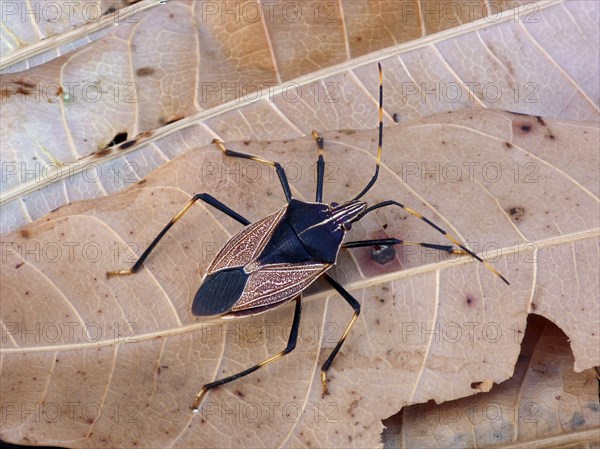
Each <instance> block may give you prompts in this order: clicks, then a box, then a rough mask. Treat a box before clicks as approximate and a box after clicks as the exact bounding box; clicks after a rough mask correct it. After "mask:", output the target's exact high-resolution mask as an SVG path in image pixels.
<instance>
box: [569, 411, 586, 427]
mask: <svg viewBox="0 0 600 449" xmlns="http://www.w3.org/2000/svg"><path fill="white" fill-rule="evenodd" d="M571 424H572V425H573V427H581V426H583V425H584V424H585V418H584V417H583V415H582V414H581V412H575V413H573V417H572V418H571Z"/></svg>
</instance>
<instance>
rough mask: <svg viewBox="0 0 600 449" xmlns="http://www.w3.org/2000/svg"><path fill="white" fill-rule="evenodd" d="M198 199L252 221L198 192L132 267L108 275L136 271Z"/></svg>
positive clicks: (224, 211)
mask: <svg viewBox="0 0 600 449" xmlns="http://www.w3.org/2000/svg"><path fill="white" fill-rule="evenodd" d="M198 200H200V201H204V202H205V203H207V204H210V205H211V206H213V207H214V208H216V209H218V210H220V211H221V212H223V213H224V214H227V215H229V216H230V217H231V218H233V219H234V220H237V221H239V222H240V223H241V224H243V225H249V224H250V221H248V220H246V219H245V218H244V217H242V216H241V215H240V214H238V213H237V212H235V211H234V210H232V209H230V208H229V207H227V206H225V205H224V204H223V203H221V202H220V201H219V200H217V199H216V198H214V197H213V196H211V195H209V194H208V193H198V194H196V195H194V196H193V197H192V198H191V199H190V200H189V201H188V203H187V204H186V205H185V207H184V208H183V209H181V211H180V212H179V213H178V214H177V215H175V216H174V217H173V218H172V219H171V221H170V222H169V223H168V224H167V225H166V226H165V227H164V228H163V230H162V231H160V233H159V234H158V235H157V236H156V237H155V238H154V240H153V241H152V243H150V246H148V248H146V250H145V251H144V252H143V253H142V255H141V256H140V258H139V259H138V260H137V261H136V262H135V263H134V264H133V266H132V267H131V268H129V269H127V270H117V271H108V272H107V273H106V276H107V277H111V276H119V275H127V274H133V273H135V272H136V271H137V270H138V269H139V268H140V267H141V266H142V264H143V263H144V260H146V258H147V257H148V255H149V254H150V253H151V252H152V250H153V249H154V247H155V246H156V244H157V243H158V242H159V241H160V239H162V238H163V237H164V235H165V234H166V233H167V232H168V231H169V229H171V226H173V225H174V224H175V223H176V222H177V221H178V220H179V219H180V218H181V217H182V216H183V215H184V214H185V213H186V212H187V211H188V210H189V209H190V208H191V207H192V206H193V205H194V203H195V202H196V201H198Z"/></svg>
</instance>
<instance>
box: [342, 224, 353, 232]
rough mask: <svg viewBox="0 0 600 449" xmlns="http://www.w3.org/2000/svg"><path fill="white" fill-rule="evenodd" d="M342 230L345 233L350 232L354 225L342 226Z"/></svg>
mask: <svg viewBox="0 0 600 449" xmlns="http://www.w3.org/2000/svg"><path fill="white" fill-rule="evenodd" d="M342 229H343V230H344V231H349V230H350V229H352V223H344V224H343V225H342Z"/></svg>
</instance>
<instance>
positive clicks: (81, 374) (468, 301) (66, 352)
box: [0, 111, 600, 447]
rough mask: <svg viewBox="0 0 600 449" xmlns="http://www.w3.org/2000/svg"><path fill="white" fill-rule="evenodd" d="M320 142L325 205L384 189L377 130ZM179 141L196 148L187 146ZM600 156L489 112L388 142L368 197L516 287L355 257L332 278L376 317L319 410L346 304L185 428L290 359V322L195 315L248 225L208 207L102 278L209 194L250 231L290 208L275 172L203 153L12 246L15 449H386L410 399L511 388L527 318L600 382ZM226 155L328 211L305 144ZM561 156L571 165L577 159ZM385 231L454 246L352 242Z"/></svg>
mask: <svg viewBox="0 0 600 449" xmlns="http://www.w3.org/2000/svg"><path fill="white" fill-rule="evenodd" d="M324 136H325V138H326V142H327V145H326V155H327V161H328V162H329V166H328V170H327V173H328V174H327V182H326V183H325V200H326V201H335V200H337V201H339V200H343V199H346V198H349V197H350V196H351V195H352V194H355V193H356V192H358V191H359V189H360V188H362V187H363V185H364V183H365V182H366V181H367V179H368V178H369V177H370V175H371V174H372V170H373V167H374V155H375V152H376V146H375V145H376V144H375V140H376V139H375V133H374V132H373V131H359V132H355V131H346V132H330V133H325V134H324ZM176 138H177V139H180V140H181V142H182V145H184V146H186V145H189V146H193V145H194V142H195V140H194V135H193V133H181V134H180V135H178V136H176ZM188 139H189V140H188ZM165 140H168V139H165ZM186 142H190V143H186ZM598 143H599V132H598V127H597V125H592V124H582V123H579V124H578V123H566V122H560V121H555V120H547V119H542V118H536V117H531V116H523V115H516V114H511V113H505V112H495V111H479V112H478V113H476V114H475V113H473V112H470V111H465V112H460V113H447V114H441V115H438V116H435V117H432V118H429V119H424V120H420V121H417V122H414V123H410V124H407V125H403V124H400V125H391V126H387V127H386V129H385V141H384V146H385V152H384V157H383V160H384V164H383V166H382V172H381V175H380V179H379V181H378V183H377V184H376V185H375V187H374V189H373V190H372V191H371V192H369V194H368V198H367V199H368V201H369V202H370V203H374V202H376V201H379V200H383V199H389V198H394V199H397V200H401V201H402V202H404V203H406V204H408V205H410V206H412V207H413V208H415V209H417V210H420V211H422V212H423V213H424V214H425V215H427V216H429V217H430V218H432V219H433V220H434V221H436V222H438V223H439V224H440V225H442V226H444V227H446V228H448V230H450V231H452V232H454V233H455V234H458V235H459V236H460V237H461V238H468V241H469V244H470V245H471V246H472V247H473V248H474V249H476V250H478V251H481V250H489V251H488V255H489V256H490V257H491V258H492V260H493V264H494V266H495V267H496V268H498V269H499V270H500V271H502V272H503V273H504V274H505V275H506V276H507V277H508V278H509V280H510V281H511V283H512V285H511V286H506V285H504V284H503V283H502V282H500V281H499V280H498V279H497V278H496V277H495V276H493V275H492V274H491V273H490V272H488V271H487V270H486V269H485V268H484V267H482V266H481V265H480V264H475V263H470V261H469V260H465V259H460V260H447V258H445V257H441V256H440V255H439V254H437V255H436V254H431V253H428V252H426V253H425V252H414V251H410V248H398V249H397V253H396V257H395V258H394V259H393V260H391V261H390V262H388V263H386V264H384V265H380V264H378V263H377V262H375V261H374V259H373V257H372V254H371V252H370V250H369V249H362V250H355V251H354V252H352V253H350V252H348V251H344V252H343V253H342V254H341V257H340V261H339V265H338V267H337V269H336V270H335V272H334V273H333V274H334V276H335V277H336V278H337V279H338V280H339V281H340V282H341V283H342V284H343V285H345V286H346V287H347V288H348V289H349V290H350V291H351V292H352V293H353V294H354V295H355V296H356V297H357V298H358V299H359V301H360V302H361V303H362V305H363V313H362V314H361V317H360V319H359V321H358V322H357V324H356V326H355V328H354V329H353V332H352V333H351V334H350V336H349V338H348V340H347V343H346V345H345V346H344V348H343V349H342V351H341V353H340V356H339V358H338V359H336V361H335V363H334V366H333V368H332V369H331V371H330V373H331V375H330V393H331V394H330V395H329V396H327V397H325V398H324V399H322V398H321V395H320V383H319V376H318V375H319V373H318V367H319V364H320V363H322V362H323V360H324V358H325V357H326V356H327V354H328V353H329V351H331V349H332V347H333V345H334V344H335V341H336V338H339V336H340V335H341V331H342V329H343V327H344V326H345V324H346V323H347V321H348V320H349V318H350V316H351V313H350V310H349V308H348V306H347V305H346V304H345V303H344V301H343V300H342V299H341V298H339V296H338V295H335V294H332V293H331V292H330V291H325V292H315V291H314V290H313V292H312V294H311V295H310V297H309V298H308V299H309V300H308V301H306V303H305V308H304V311H303V317H302V324H301V335H300V338H299V342H298V348H297V349H296V351H294V352H293V353H292V354H290V355H289V356H287V357H286V358H284V359H283V360H281V361H279V362H277V363H275V364H273V365H270V366H268V367H266V368H264V369H262V370H261V371H259V372H257V373H255V374H253V375H251V376H248V377H246V378H244V379H241V380H238V381H236V382H235V383H234V384H231V385H229V386H227V387H224V388H221V389H218V390H215V391H214V392H211V393H209V395H208V396H207V397H206V400H205V402H204V404H203V408H202V413H201V414H200V415H199V416H198V415H196V416H194V415H192V413H191V411H190V409H189V406H190V401H191V399H192V397H193V396H194V395H195V394H196V392H197V391H198V389H199V387H200V386H201V385H202V384H203V383H205V382H208V381H212V380H213V379H215V378H218V377H222V376H223V375H226V374H229V373H233V372H236V371H239V370H241V369H243V368H245V367H248V366H251V365H252V364H253V363H255V362H257V361H258V360H261V359H264V358H266V357H268V356H270V355H272V354H274V353H276V352H277V351H279V350H280V349H281V348H283V347H284V346H285V342H286V340H287V334H286V331H288V329H289V324H290V323H291V314H292V308H291V307H290V305H286V306H282V307H280V308H278V309H277V310H275V311H273V312H271V313H269V314H263V315H259V316H257V317H253V318H247V319H244V320H239V321H235V322H230V323H225V324H223V323H207V324H201V323H198V322H197V321H196V320H195V319H194V317H193V316H192V315H191V313H190V304H191V298H192V297H193V295H194V293H195V291H196V289H197V287H198V283H199V281H200V278H201V276H202V273H203V272H204V270H205V269H206V268H207V265H208V263H209V262H210V260H211V257H212V256H213V255H214V253H215V251H216V249H217V248H218V247H219V245H222V244H223V243H224V242H225V241H226V240H227V239H228V238H229V237H230V236H231V235H232V234H233V233H235V232H236V231H237V230H239V229H240V226H239V224H236V223H235V222H233V221H232V220H231V219H229V218H224V217H223V216H222V215H221V214H220V213H218V212H215V211H214V210H212V209H211V208H209V207H203V206H197V207H194V208H193V209H192V210H191V211H190V212H189V213H188V214H187V215H186V216H185V218H184V219H182V220H181V221H180V222H178V223H177V225H176V227H174V228H173V230H172V231H171V232H170V233H169V234H168V236H167V237H165V239H164V241H162V242H161V244H160V246H159V247H157V248H156V250H155V251H154V252H153V254H152V256H151V257H150V258H149V260H148V263H147V264H146V267H145V268H144V269H143V270H142V271H141V272H140V273H138V274H136V275H134V276H131V277H128V278H120V279H110V280H107V279H106V278H105V272H106V271H107V270H112V269H118V268H121V267H125V266H128V265H130V264H131V263H132V258H131V257H130V255H131V251H130V250H127V249H125V248H124V247H125V246H126V245H127V244H131V245H133V246H131V247H130V249H133V250H134V252H135V253H137V254H139V253H140V251H141V250H143V248H144V246H145V245H147V244H148V242H150V241H151V239H152V238H153V237H154V236H155V235H156V233H157V232H158V231H159V230H160V229H161V228H162V226H163V225H164V224H165V223H166V222H167V221H168V220H169V219H170V218H171V217H172V216H173V215H174V214H175V213H176V212H178V211H179V210H180V208H181V207H182V206H183V204H184V203H185V202H186V201H187V200H188V198H189V197H190V195H191V194H193V193H196V192H199V191H206V192H210V193H213V194H215V196H217V197H218V198H219V199H220V200H222V201H223V202H225V203H226V204H228V205H230V206H231V207H232V208H234V209H236V210H238V211H239V212H240V213H242V214H243V215H245V216H246V217H247V218H249V219H251V220H256V219H258V218H260V217H262V216H264V215H266V214H267V213H268V212H270V211H274V210H275V209H277V208H278V207H281V205H282V204H283V195H282V193H281V190H280V187H279V185H278V181H277V177H276V176H275V175H274V173H272V172H270V171H269V170H267V169H262V168H261V167H260V166H257V165H256V164H255V163H247V162H245V161H241V162H240V161H236V160H231V159H223V157H222V155H221V153H220V152H218V150H217V149H216V148H214V147H213V146H208V147H202V148H195V149H193V150H191V151H189V152H188V153H186V154H185V155H184V156H182V157H180V158H177V159H175V160H174V161H172V162H170V163H168V164H167V165H165V166H164V167H163V168H161V169H159V170H157V171H155V172H153V173H152V174H151V175H149V176H148V177H147V178H145V180H144V182H143V183H141V184H139V185H136V186H133V187H131V188H130V189H128V190H126V191H125V192H122V193H118V194H115V195H111V196H110V197H107V198H101V199H98V200H96V201H88V202H79V203H76V204H72V205H70V206H65V207H63V208H61V209H59V210H57V211H55V212H53V213H52V214H50V215H49V216H47V217H45V218H43V219H42V220H39V221H37V222H35V223H33V224H31V225H28V226H26V227H24V228H22V229H21V230H20V231H19V232H17V233H14V234H8V235H5V236H4V237H3V242H4V244H3V255H4V256H5V261H3V263H2V266H1V269H2V272H1V274H2V286H1V288H2V292H1V293H2V307H1V314H2V316H1V319H2V323H3V326H4V327H3V336H4V337H3V338H4V340H3V348H2V372H3V375H2V384H1V386H0V387H1V389H2V391H1V395H2V401H3V404H4V407H5V410H9V411H10V413H6V415H7V418H6V422H5V423H4V424H3V426H2V434H1V436H2V438H3V439H6V440H8V441H19V442H29V443H38V444H39V443H44V444H57V445H65V446H70V447H87V446H109V447H132V446H138V447H150V446H152V447H157V446H158V447H171V446H172V447H215V446H222V447H247V446H269V447H279V446H282V447H298V446H312V447H330V446H352V447H373V446H376V445H377V443H378V441H379V438H380V433H381V430H382V424H381V420H382V419H383V418H385V417H388V416H390V415H392V414H394V413H396V412H397V411H398V410H400V408H401V407H403V406H404V405H405V404H406V403H420V402H426V401H428V400H431V399H433V400H435V401H436V402H442V401H448V400H452V399H456V398H460V397H465V396H469V395H472V394H473V393H475V392H478V391H480V389H479V388H478V387H480V386H481V385H482V384H488V385H489V383H490V381H491V382H493V383H500V382H503V381H505V380H506V379H508V378H509V377H510V376H511V375H512V373H513V367H514V365H515V363H516V360H517V356H518V354H519V350H520V342H521V339H522V336H523V333H522V332H523V330H524V328H525V322H526V318H527V314H528V313H529V312H532V311H535V312H536V313H538V314H541V315H543V316H545V317H546V318H548V319H550V320H551V321H553V322H555V323H556V324H557V325H558V326H559V327H560V328H561V329H562V330H563V331H564V332H565V333H566V334H567V335H568V337H569V339H570V341H571V346H572V348H573V352H574V356H575V370H576V371H582V370H584V369H588V368H590V367H592V366H596V365H599V364H600V354H599V353H598V347H599V343H600V341H599V336H598V327H599V323H598V317H599V316H600V310H599V303H598V296H597V292H598V288H599V286H598V228H599V223H598V221H599V219H598V185H597V182H596V178H595V176H596V175H595V171H594V170H595V169H596V167H597V166H598V153H597V151H596V149H597V147H598ZM156 145H165V147H164V149H165V150H166V148H167V146H168V145H169V142H164V141H162V142H157V143H156ZM229 146H230V148H232V149H237V150H239V151H248V152H252V153H256V154H260V155H262V156H263V157H265V158H271V159H275V160H278V161H281V162H282V164H283V166H284V167H286V168H287V170H288V171H289V174H290V180H291V184H292V189H293V193H294V195H295V196H297V197H298V198H302V199H311V198H312V197H313V195H314V163H315V155H316V150H315V145H314V142H313V141H312V139H310V138H302V139H295V140H290V141H284V142H273V143H260V142H237V143H232V144H230V145H229ZM565 146H568V147H572V148H576V149H577V152H576V153H571V154H570V157H569V158H568V159H566V155H565V153H564V151H563V149H564V148H565ZM161 149H163V148H161ZM469 167H472V170H470V169H469ZM259 177H260V179H259ZM385 235H390V236H394V237H398V238H402V239H406V240H413V241H414V240H418V241H427V242H441V241H442V239H441V236H440V235H439V234H436V233H435V231H433V230H431V229H430V228H427V227H426V226H424V225H423V223H422V222H420V221H419V220H413V219H410V218H409V217H407V215H406V214H404V213H402V212H401V211H399V210H392V209H382V210H381V211H380V212H379V213H377V214H374V215H372V216H370V217H368V218H366V219H365V220H363V221H361V222H360V223H358V224H357V225H355V226H354V227H353V230H352V235H351V236H352V238H356V239H362V238H374V237H383V236H385ZM68 248H72V255H73V257H70V255H69V250H68ZM57 250H60V251H61V253H60V256H59V257H58V258H57V259H56V257H55V254H56V251H57ZM36 256H39V259H36ZM53 259H56V260H53ZM86 323H87V326H86ZM71 329H72V331H73V332H72V333H71V332H70V330H71ZM27 331H29V332H27ZM480 382H481V383H482V384H479V383H480ZM65 404H67V405H65ZM68 404H71V405H70V406H69V405H68ZM36 407H37V408H36ZM57 407H58V409H57ZM69 407H70V408H69ZM23 410H37V412H36V413H33V414H27V413H26V412H24V411H23ZM57 410H58V413H59V414H58V415H57V416H55V415H51V414H52V413H55V412H56V411H57ZM69 410H72V411H73V413H72V414H70V413H69ZM98 410H100V411H101V415H99V416H97V413H96V412H94V411H98ZM49 421H50V422H49Z"/></svg>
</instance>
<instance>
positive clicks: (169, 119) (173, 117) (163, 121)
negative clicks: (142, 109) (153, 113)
mask: <svg viewBox="0 0 600 449" xmlns="http://www.w3.org/2000/svg"><path fill="white" fill-rule="evenodd" d="M183 118H185V115H183V114H173V115H169V116H167V117H161V119H160V120H159V122H160V124H161V125H170V124H171V123H175V122H178V121H179V120H181V119H183Z"/></svg>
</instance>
